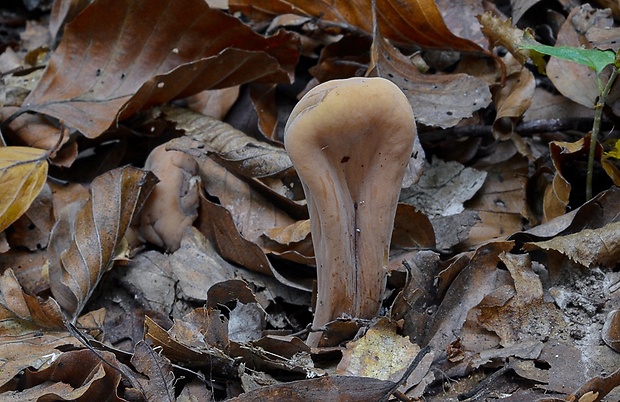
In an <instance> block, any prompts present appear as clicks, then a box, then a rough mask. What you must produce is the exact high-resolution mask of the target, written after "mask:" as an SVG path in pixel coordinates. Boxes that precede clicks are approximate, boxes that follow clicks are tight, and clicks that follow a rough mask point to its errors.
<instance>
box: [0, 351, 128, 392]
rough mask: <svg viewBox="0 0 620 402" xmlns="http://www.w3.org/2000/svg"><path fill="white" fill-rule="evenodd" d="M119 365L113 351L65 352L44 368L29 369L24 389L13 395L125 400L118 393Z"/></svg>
mask: <svg viewBox="0 0 620 402" xmlns="http://www.w3.org/2000/svg"><path fill="white" fill-rule="evenodd" d="M118 364H120V363H119V362H118V361H117V360H116V356H115V355H114V354H113V353H111V352H106V351H98V354H95V353H94V352H92V351H91V350H88V349H82V350H74V351H69V352H65V353H63V354H61V355H60V356H59V357H58V359H57V360H55V361H54V362H53V363H52V364H51V365H50V366H49V367H46V368H45V369H42V370H38V371H33V370H30V369H28V370H26V371H25V373H24V378H23V382H24V387H25V390H24V391H17V392H15V394H14V395H13V396H14V397H15V398H16V400H46V399H48V400H50V399H54V400H77V399H78V398H83V399H84V400H89V399H90V400H93V399H99V400H101V399H102V398H103V399H105V400H107V401H111V402H122V399H121V398H119V397H118V394H117V387H118V386H119V384H120V381H121V373H120V372H119V371H118V369H117V368H116V366H117V365H118ZM9 394H10V393H9ZM4 396H5V397H7V396H9V395H6V394H5V395H4ZM22 398H23V399H22Z"/></svg>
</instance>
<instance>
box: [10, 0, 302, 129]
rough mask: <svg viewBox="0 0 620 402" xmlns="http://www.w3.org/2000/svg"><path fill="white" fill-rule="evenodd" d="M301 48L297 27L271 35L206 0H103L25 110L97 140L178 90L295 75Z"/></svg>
mask: <svg viewBox="0 0 620 402" xmlns="http://www.w3.org/2000/svg"><path fill="white" fill-rule="evenodd" d="M162 15H165V16H166V17H165V18H161V16H162ZM222 32H225V33H226V34H225V35H222ZM297 46H298V39H297V35H296V34H294V33H291V32H289V33H287V32H284V31H281V32H279V33H278V34H276V35H274V36H271V37H269V38H265V37H263V36H261V35H259V34H257V33H255V32H253V31H252V29H251V28H250V27H249V26H247V25H245V24H243V23H242V22H241V21H239V20H238V19H236V18H235V17H233V16H231V15H228V14H226V13H224V12H222V11H219V10H215V9H212V8H210V7H209V6H208V5H207V4H206V2H204V1H202V0H187V1H185V2H184V3H183V7H177V6H175V2H174V1H173V0H138V1H132V2H127V1H124V0H105V1H103V0H98V1H94V2H93V3H92V4H90V5H89V6H88V7H86V8H85V9H84V10H83V11H82V12H81V13H80V14H79V15H78V16H77V17H76V18H75V19H74V20H73V21H72V22H71V23H70V24H69V25H67V27H66V29H65V32H64V35H63V38H62V41H61V43H60V45H59V46H58V48H57V49H56V51H55V52H54V53H53V54H52V57H51V59H50V61H49V64H48V67H47V69H46V70H45V73H44V75H43V77H42V78H41V80H40V81H39V83H38V85H37V87H36V88H35V89H34V90H33V91H32V92H31V93H30V95H29V96H28V98H27V99H26V100H25V101H24V104H23V105H22V110H34V111H37V112H40V113H44V114H48V115H51V116H53V117H56V118H58V119H60V120H62V121H63V122H64V124H66V125H67V126H69V127H72V128H75V129H77V130H79V131H81V132H82V133H83V134H84V135H86V136H87V137H91V138H92V137H96V136H98V135H100V134H101V133H102V132H103V131H105V130H106V129H107V128H109V127H110V126H111V125H112V124H114V123H115V122H117V121H119V120H123V119H125V118H127V117H129V116H131V115H132V114H133V113H135V112H136V111H138V110H140V109H142V108H144V107H146V106H149V105H155V104H161V103H163V102H166V101H168V100H171V99H173V98H179V97H186V96H189V95H191V94H194V93H197V92H200V91H202V90H205V89H216V88H224V87H227V86H234V85H239V84H242V83H246V82H251V81H262V82H287V81H290V80H291V79H292V74H293V68H294V66H295V64H296V62H297V56H298V50H297ZM128 56H129V57H128Z"/></svg>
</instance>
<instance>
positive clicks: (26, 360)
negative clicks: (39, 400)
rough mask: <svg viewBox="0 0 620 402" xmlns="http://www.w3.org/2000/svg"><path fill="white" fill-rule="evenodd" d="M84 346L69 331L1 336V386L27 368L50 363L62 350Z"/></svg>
mask: <svg viewBox="0 0 620 402" xmlns="http://www.w3.org/2000/svg"><path fill="white" fill-rule="evenodd" d="M82 346H83V345H82V344H81V343H80V341H78V340H77V339H76V338H74V337H73V336H71V335H69V333H68V332H54V333H52V332H47V333H43V334H40V333H38V334H28V335H26V336H11V335H9V336H8V337H4V336H0V356H2V360H0V387H3V386H5V384H6V383H7V382H9V381H11V380H13V379H14V377H15V376H17V375H18V374H20V373H22V372H23V371H24V370H25V369H27V368H34V369H39V368H41V367H42V366H44V365H48V364H50V363H51V362H52V361H53V360H54V359H56V358H58V357H59V356H60V355H61V354H62V353H63V352H62V351H61V350H66V348H67V347H82ZM2 396H4V395H2ZM0 398H1V396H0ZM16 400H23V399H16Z"/></svg>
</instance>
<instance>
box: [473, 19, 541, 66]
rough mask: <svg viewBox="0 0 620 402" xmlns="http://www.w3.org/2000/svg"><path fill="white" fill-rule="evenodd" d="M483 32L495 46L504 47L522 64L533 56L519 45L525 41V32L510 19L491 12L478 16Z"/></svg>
mask: <svg viewBox="0 0 620 402" xmlns="http://www.w3.org/2000/svg"><path fill="white" fill-rule="evenodd" d="M478 20H479V21H480V24H481V25H482V32H484V34H485V35H486V36H487V37H488V38H489V40H490V42H491V43H492V44H493V46H494V47H495V46H498V45H500V46H503V47H504V48H505V49H506V50H508V51H509V52H510V53H511V54H512V55H513V56H514V57H515V59H517V60H518V61H519V62H520V63H521V64H523V63H525V62H526V61H527V59H528V58H530V57H531V56H532V54H531V52H530V51H529V50H525V49H521V48H519V47H518V44H519V43H521V41H522V40H523V31H522V30H520V29H519V28H517V27H516V26H514V25H513V24H512V21H511V20H510V19H502V18H500V17H497V16H496V15H494V14H493V13H491V12H486V13H484V14H481V15H480V16H478Z"/></svg>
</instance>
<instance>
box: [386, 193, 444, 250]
mask: <svg viewBox="0 0 620 402" xmlns="http://www.w3.org/2000/svg"><path fill="white" fill-rule="evenodd" d="M390 244H391V247H394V248H400V249H405V250H410V249H421V248H423V249H427V248H435V231H434V229H433V225H432V224H431V221H430V220H429V219H428V217H427V216H426V215H425V214H423V213H422V212H420V211H418V210H417V208H415V207H414V206H412V205H407V204H403V203H399V204H398V206H397V207H396V217H395V218H394V229H393V230H392V239H391V242H390Z"/></svg>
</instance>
